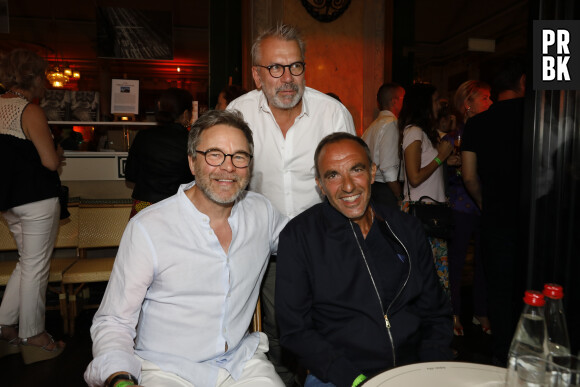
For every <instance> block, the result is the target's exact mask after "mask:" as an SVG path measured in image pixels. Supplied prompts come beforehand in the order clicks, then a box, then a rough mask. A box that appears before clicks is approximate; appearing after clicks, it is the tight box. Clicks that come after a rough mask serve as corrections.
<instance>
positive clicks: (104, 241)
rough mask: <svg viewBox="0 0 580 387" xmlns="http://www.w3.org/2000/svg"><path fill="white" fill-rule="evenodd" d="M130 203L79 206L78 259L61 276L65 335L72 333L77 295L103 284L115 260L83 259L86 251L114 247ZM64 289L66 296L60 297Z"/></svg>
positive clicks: (76, 309)
mask: <svg viewBox="0 0 580 387" xmlns="http://www.w3.org/2000/svg"><path fill="white" fill-rule="evenodd" d="M130 212H131V202H130V200H129V201H123V202H114V203H105V204H99V203H95V202H93V201H81V204H80V205H79V242H78V248H79V257H80V259H79V260H77V261H76V262H75V263H74V265H72V266H71V267H70V268H69V269H68V270H67V271H65V272H64V274H63V276H62V284H63V291H62V293H61V297H64V298H67V299H68V326H69V327H68V331H69V333H70V335H74V332H75V320H76V317H77V314H78V307H79V305H78V302H77V301H78V299H77V298H79V297H78V296H79V293H80V292H81V291H82V290H83V288H84V287H85V285H86V284H87V283H95V282H107V281H109V278H110V276H111V271H112V270H113V264H114V262H115V257H105V258H87V257H86V253H87V250H88V249H96V248H106V247H118V246H119V243H120V242H121V237H122V236H123V232H124V231H125V227H126V226H127V223H128V222H129V214H130ZM65 288H66V295H65V294H64V292H65V290H64V289H65ZM98 306H99V303H97V304H84V305H82V308H83V309H87V308H98Z"/></svg>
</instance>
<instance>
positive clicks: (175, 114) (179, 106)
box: [155, 87, 193, 124]
mask: <svg viewBox="0 0 580 387" xmlns="http://www.w3.org/2000/svg"><path fill="white" fill-rule="evenodd" d="M192 103H193V96H192V95H191V93H190V92H189V91H187V90H184V89H178V88H176V87H171V88H169V89H167V90H164V91H163V93H161V96H160V97H159V101H158V105H157V112H156V113H155V120H156V121H157V122H161V123H164V124H165V123H172V122H175V121H176V120H177V119H178V118H179V117H180V116H181V115H182V114H183V112H185V111H186V110H189V111H192V110H193V104H192Z"/></svg>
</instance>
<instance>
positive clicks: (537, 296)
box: [524, 290, 546, 306]
mask: <svg viewBox="0 0 580 387" xmlns="http://www.w3.org/2000/svg"><path fill="white" fill-rule="evenodd" d="M524 302H525V303H526V304H528V305H532V306H544V304H545V303H546V301H545V300H544V295H543V294H542V293H540V292H538V291H535V290H526V294H525V296H524Z"/></svg>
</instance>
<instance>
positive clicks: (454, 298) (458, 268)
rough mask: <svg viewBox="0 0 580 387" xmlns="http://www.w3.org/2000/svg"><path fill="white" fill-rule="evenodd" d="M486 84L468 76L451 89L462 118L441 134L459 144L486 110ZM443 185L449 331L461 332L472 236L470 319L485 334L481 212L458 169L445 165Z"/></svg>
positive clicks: (489, 101) (485, 314)
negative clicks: (451, 226) (449, 215)
mask: <svg viewBox="0 0 580 387" xmlns="http://www.w3.org/2000/svg"><path fill="white" fill-rule="evenodd" d="M489 96H490V87H489V85H488V84H487V83H485V82H481V81H476V80H469V81H466V82H463V83H462V84H461V85H460V86H459V87H458V88H457V91H456V92H455V98H454V103H455V108H456V109H457V111H458V112H459V113H460V114H461V116H462V117H463V119H461V120H460V123H459V124H458V125H457V129H456V130H455V131H452V132H450V133H448V134H447V135H446V136H445V137H444V138H445V139H446V140H448V141H450V142H451V143H453V144H455V145H456V147H457V148H459V146H460V145H461V136H462V135H463V126H464V124H465V122H467V120H468V119H470V118H471V117H473V116H475V115H476V114H479V113H481V112H484V111H486V110H487V109H488V108H489V107H490V106H491V104H492V101H491V99H490V97H489ZM447 176H448V179H447V187H448V193H449V203H450V204H451V208H452V209H453V219H454V221H455V231H454V238H453V240H451V241H450V242H449V246H448V247H449V286H450V289H451V305H452V307H453V333H454V334H455V335H456V336H463V325H462V324H461V319H460V316H461V275H462V272H463V266H464V264H465V258H466V256H467V249H468V247H469V243H470V241H471V239H472V238H473V241H474V256H473V260H474V264H475V270H474V276H473V318H472V323H474V324H475V325H478V326H480V327H481V329H482V331H483V332H484V333H486V334H491V327H490V322H489V318H488V317H487V292H486V287H485V274H484V272H483V264H482V260H481V247H480V215H481V212H480V210H479V208H478V207H477V205H476V204H475V202H474V201H473V199H471V197H470V196H469V194H468V193H467V191H466V189H465V185H464V184H463V180H462V178H461V170H460V169H456V168H449V169H448V174H447Z"/></svg>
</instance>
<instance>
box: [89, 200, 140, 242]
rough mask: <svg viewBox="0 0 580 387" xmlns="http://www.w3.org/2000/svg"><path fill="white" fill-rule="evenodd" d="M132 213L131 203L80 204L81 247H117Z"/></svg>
mask: <svg viewBox="0 0 580 387" xmlns="http://www.w3.org/2000/svg"><path fill="white" fill-rule="evenodd" d="M130 213H131V205H130V204H119V205H112V206H111V205H92V204H83V203H81V205H80V206H79V243H78V247H79V249H86V248H97V247H116V246H119V243H120V242H121V237H122V236H123V232H124V231H125V227H126V226H127V223H128V222H129V214H130Z"/></svg>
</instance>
